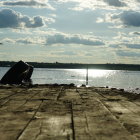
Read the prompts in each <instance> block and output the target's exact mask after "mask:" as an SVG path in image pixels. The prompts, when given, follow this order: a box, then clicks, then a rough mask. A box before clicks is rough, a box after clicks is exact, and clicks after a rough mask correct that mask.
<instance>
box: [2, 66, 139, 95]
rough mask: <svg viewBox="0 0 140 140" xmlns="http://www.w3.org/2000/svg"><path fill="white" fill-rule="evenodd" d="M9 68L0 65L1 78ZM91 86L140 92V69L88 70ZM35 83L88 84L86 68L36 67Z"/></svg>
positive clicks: (33, 78) (33, 79)
mask: <svg viewBox="0 0 140 140" xmlns="http://www.w3.org/2000/svg"><path fill="white" fill-rule="evenodd" d="M8 69H9V68H7V67H0V78H1V77H2V76H3V75H4V74H5V73H6V71H7V70H8ZM88 79H89V82H88V83H89V85H90V86H97V87H104V86H109V87H115V88H124V89H126V90H131V91H134V92H137V93H140V90H136V88H140V71H122V70H97V69H96V70H95V69H89V70H88ZM32 81H33V84H54V83H58V84H70V83H74V84H76V85H81V84H86V69H48V68H35V69H34V72H33V75H32Z"/></svg>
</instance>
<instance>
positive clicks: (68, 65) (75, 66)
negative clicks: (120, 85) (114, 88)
mask: <svg viewBox="0 0 140 140" xmlns="http://www.w3.org/2000/svg"><path fill="white" fill-rule="evenodd" d="M15 63H17V62H13V61H0V67H11V66H13V65H14V64H15ZM27 63H28V64H30V65H32V66H34V67H35V68H64V69H85V68H87V67H88V68H89V69H107V70H134V71H140V65H136V64H80V63H58V62H56V63H39V62H27Z"/></svg>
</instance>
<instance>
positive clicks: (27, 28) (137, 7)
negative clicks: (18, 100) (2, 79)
mask: <svg viewBox="0 0 140 140" xmlns="http://www.w3.org/2000/svg"><path fill="white" fill-rule="evenodd" d="M0 60H9V61H19V60H24V61H37V62H56V61H57V62H68V63H129V64H140V0H0Z"/></svg>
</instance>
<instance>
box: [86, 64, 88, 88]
mask: <svg viewBox="0 0 140 140" xmlns="http://www.w3.org/2000/svg"><path fill="white" fill-rule="evenodd" d="M87 85H88V65H87V74H86V86H87Z"/></svg>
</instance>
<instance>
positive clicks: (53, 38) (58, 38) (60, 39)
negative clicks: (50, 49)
mask: <svg viewBox="0 0 140 140" xmlns="http://www.w3.org/2000/svg"><path fill="white" fill-rule="evenodd" d="M51 44H82V45H90V46H100V45H104V42H103V41H101V40H99V39H96V38H94V37H87V36H85V35H80V34H64V33H55V34H52V35H48V36H47V45H51Z"/></svg>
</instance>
